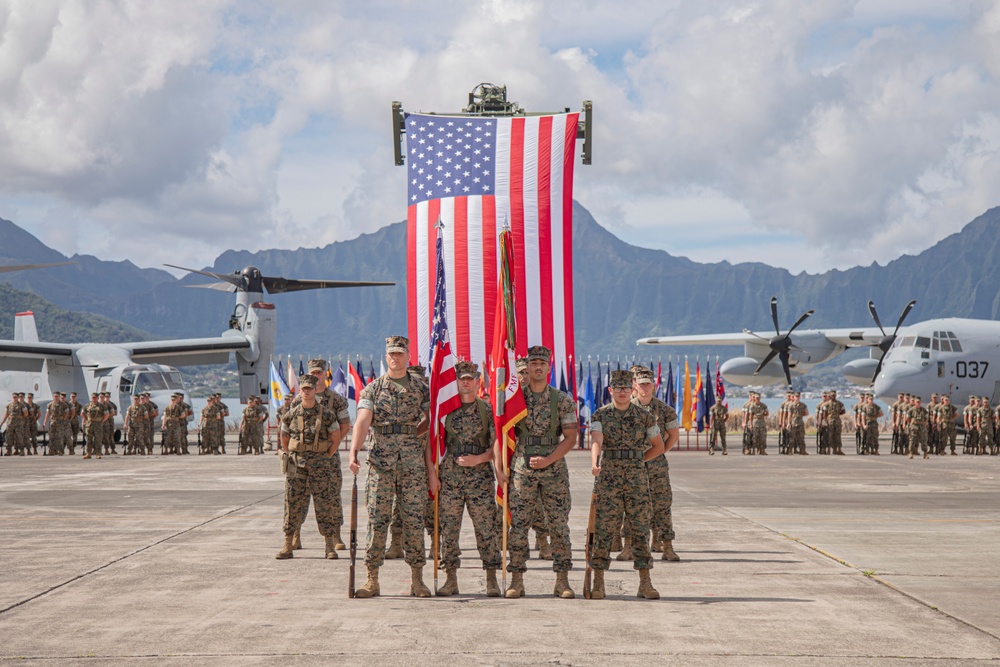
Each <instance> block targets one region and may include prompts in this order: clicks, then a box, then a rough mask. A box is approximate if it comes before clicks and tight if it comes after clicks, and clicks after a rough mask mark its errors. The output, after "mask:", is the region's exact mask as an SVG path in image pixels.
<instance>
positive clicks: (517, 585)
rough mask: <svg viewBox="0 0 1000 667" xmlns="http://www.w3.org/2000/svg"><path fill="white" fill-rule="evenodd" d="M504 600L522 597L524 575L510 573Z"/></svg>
mask: <svg viewBox="0 0 1000 667" xmlns="http://www.w3.org/2000/svg"><path fill="white" fill-rule="evenodd" d="M503 596H504V597H505V598H523V597H524V573H523V572H512V573H511V575H510V588H508V589H507V592H506V593H504V595H503Z"/></svg>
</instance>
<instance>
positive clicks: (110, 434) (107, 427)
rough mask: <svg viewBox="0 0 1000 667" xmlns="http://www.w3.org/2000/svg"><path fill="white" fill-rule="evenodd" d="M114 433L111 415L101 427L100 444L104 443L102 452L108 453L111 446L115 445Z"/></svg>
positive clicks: (113, 420) (113, 419) (113, 422)
mask: <svg viewBox="0 0 1000 667" xmlns="http://www.w3.org/2000/svg"><path fill="white" fill-rule="evenodd" d="M114 433H115V418H114V417H111V418H109V419H108V420H107V421H106V422H104V426H103V427H102V428H101V444H102V445H104V453H105V454H110V453H111V450H112V448H113V447H114V446H115V443H114Z"/></svg>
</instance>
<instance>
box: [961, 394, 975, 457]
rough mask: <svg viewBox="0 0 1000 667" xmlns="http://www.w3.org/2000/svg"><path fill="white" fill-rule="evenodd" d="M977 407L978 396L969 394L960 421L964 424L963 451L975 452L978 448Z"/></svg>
mask: <svg viewBox="0 0 1000 667" xmlns="http://www.w3.org/2000/svg"><path fill="white" fill-rule="evenodd" d="M978 409H979V397H978V396H969V404H968V405H966V406H965V409H964V410H962V423H963V424H964V426H965V451H966V452H967V453H970V454H975V453H976V451H977V450H978V449H979V420H978V419H976V413H977V411H978Z"/></svg>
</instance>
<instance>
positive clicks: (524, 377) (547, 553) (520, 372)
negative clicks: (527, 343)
mask: <svg viewBox="0 0 1000 667" xmlns="http://www.w3.org/2000/svg"><path fill="white" fill-rule="evenodd" d="M514 365H515V367H516V368H517V378H518V382H519V383H520V386H521V387H527V386H528V358H527V357H521V358H520V359H517V360H516V361H515V362H514ZM500 511H501V515H500V522H501V523H503V514H502V512H503V510H502V508H501V510H500ZM548 525H549V522H548V521H547V520H546V518H545V507H544V506H543V505H542V502H541V500H539V501H538V502H537V503H536V504H535V516H534V518H533V519H532V520H531V530H533V531H535V549H537V550H538V558H539V559H541V560H552V544H551V542H550V540H549V529H548ZM612 548H615V550H616V551H617V550H619V549H621V548H622V545H621V539H619V540H618V541H617V547H612Z"/></svg>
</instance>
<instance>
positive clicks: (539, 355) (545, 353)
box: [528, 345, 632, 384]
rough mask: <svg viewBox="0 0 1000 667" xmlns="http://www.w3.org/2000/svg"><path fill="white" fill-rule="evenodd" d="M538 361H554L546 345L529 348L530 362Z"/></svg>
mask: <svg viewBox="0 0 1000 667" xmlns="http://www.w3.org/2000/svg"><path fill="white" fill-rule="evenodd" d="M536 359H537V360H539V361H544V362H545V363H549V360H550V359H552V352H551V351H550V350H549V348H547V347H545V346H544V345H532V346H531V347H529V348H528V361H535V360H536ZM631 383H632V381H631V380H629V384H631Z"/></svg>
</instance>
